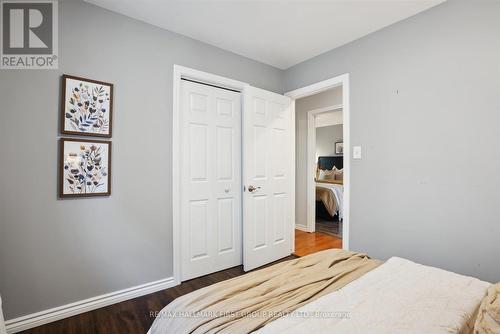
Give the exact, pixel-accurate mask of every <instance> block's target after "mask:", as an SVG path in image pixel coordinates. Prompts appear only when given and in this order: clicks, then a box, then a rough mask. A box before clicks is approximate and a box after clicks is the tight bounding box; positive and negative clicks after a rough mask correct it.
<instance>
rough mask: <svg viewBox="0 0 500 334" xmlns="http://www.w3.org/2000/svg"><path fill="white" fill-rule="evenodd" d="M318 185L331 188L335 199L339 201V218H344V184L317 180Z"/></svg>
mask: <svg viewBox="0 0 500 334" xmlns="http://www.w3.org/2000/svg"><path fill="white" fill-rule="evenodd" d="M316 187H320V188H325V189H328V190H330V191H331V192H332V193H333V195H334V197H335V200H336V201H337V206H338V208H339V219H343V218H344V210H343V208H344V186H343V185H341V184H335V183H322V182H316Z"/></svg>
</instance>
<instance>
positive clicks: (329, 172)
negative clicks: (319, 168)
mask: <svg viewBox="0 0 500 334" xmlns="http://www.w3.org/2000/svg"><path fill="white" fill-rule="evenodd" d="M337 171H338V170H337V167H335V166H333V168H332V169H326V170H325V171H324V178H323V180H335V173H337ZM320 180H321V179H320Z"/></svg>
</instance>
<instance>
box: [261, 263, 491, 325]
mask: <svg viewBox="0 0 500 334" xmlns="http://www.w3.org/2000/svg"><path fill="white" fill-rule="evenodd" d="M490 285H491V284H490V283H487V282H483V281H480V280H478V279H475V278H472V277H467V276H462V275H458V274H455V273H452V272H449V271H445V270H442V269H437V268H433V267H428V266H424V265H420V264H416V263H414V262H411V261H408V260H405V259H401V258H397V257H393V258H391V259H389V260H388V261H387V262H385V263H384V264H382V265H381V266H379V267H378V268H376V269H374V270H372V271H370V272H369V273H367V274H366V275H364V276H362V277H361V278H359V279H357V280H356V281H354V282H352V283H350V284H348V285H346V286H345V287H343V288H342V289H340V290H338V291H335V292H332V293H330V294H328V295H326V296H323V297H321V298H319V299H317V300H315V301H313V302H311V303H309V304H307V305H305V306H303V307H301V308H299V309H298V310H297V311H300V312H301V313H304V314H315V313H317V312H322V313H323V314H327V316H328V315H330V314H333V315H337V314H346V315H348V316H347V317H338V316H337V317H323V318H312V317H310V318H296V317H295V318H294V317H283V318H280V319H278V320H276V321H274V322H272V323H270V324H268V325H266V326H265V327H264V328H262V329H261V330H259V331H257V332H256V333H259V334H271V333H272V334H276V333H292V334H293V333H297V334H299V333H314V334H318V333H319V334H321V333H336V334H337V333H381V334H382V333H384V334H386V333H405V334H406V333H418V334H420V333H425V334H433V333H472V328H473V326H474V321H475V313H476V312H477V310H478V308H479V305H480V303H481V300H482V298H483V297H484V295H485V293H486V291H487V289H488V287H489V286H490Z"/></svg>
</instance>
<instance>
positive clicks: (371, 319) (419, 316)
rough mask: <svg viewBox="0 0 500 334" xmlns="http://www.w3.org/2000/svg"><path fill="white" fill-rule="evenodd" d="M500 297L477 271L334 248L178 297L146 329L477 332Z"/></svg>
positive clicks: (159, 332)
mask: <svg viewBox="0 0 500 334" xmlns="http://www.w3.org/2000/svg"><path fill="white" fill-rule="evenodd" d="M487 293H488V296H487V297H486V298H485V296H486V295H487ZM497 297H498V287H496V286H492V285H491V284H490V283H488V282H484V281H481V280H478V279H476V278H472V277H468V276H463V275H459V274H455V273H452V272H449V271H445V270H442V269H438V268H434V267H429V266H424V265H421V264H417V263H414V262H412V261H409V260H406V259H402V258H398V257H393V258H391V259H389V260H388V261H386V262H384V263H383V262H381V261H378V260H374V259H371V258H370V257H369V256H367V255H366V254H361V253H355V252H349V251H345V250H340V249H330V250H326V251H323V252H319V253H315V254H311V255H309V256H305V257H302V258H298V259H295V260H290V261H286V262H281V263H278V264H275V265H273V266H271V267H267V268H264V269H261V270H257V271H253V272H250V273H247V274H245V275H243V276H240V277H236V278H233V279H230V280H227V281H223V282H220V283H217V284H214V285H212V286H209V287H206V288H203V289H200V290H197V291H194V292H192V293H189V294H187V295H184V296H181V297H179V298H177V299H176V300H174V301H173V302H172V303H170V304H169V305H167V306H166V307H165V308H164V309H163V310H162V311H161V312H160V313H159V315H158V317H157V318H156V320H155V322H154V323H153V325H152V327H151V329H150V330H149V332H148V333H149V334H166V333H231V334H238V333H252V332H255V333H260V334H276V333H297V334H299V333H306V332H307V333H309V332H312V333H332V332H335V333H426V334H431V333H472V332H473V328H474V325H475V323H476V322H480V323H481V324H482V325H484V326H486V327H490V328H497V329H498V328H499V327H494V326H496V325H497V324H496V323H495V319H496V321H498V318H495V317H496V316H498V314H500V305H499V304H500V297H498V298H497ZM482 301H483V303H482V304H481V302H482ZM480 305H481V310H480ZM483 306H484V307H483ZM478 310H479V311H478ZM495 312H496V313H495ZM478 313H479V316H478ZM478 319H479V320H478ZM491 319H493V321H492V320H491ZM482 325H481V326H482ZM476 326H478V325H477V324H476ZM478 333H488V332H487V331H483V332H481V331H478ZM490 333H495V331H490Z"/></svg>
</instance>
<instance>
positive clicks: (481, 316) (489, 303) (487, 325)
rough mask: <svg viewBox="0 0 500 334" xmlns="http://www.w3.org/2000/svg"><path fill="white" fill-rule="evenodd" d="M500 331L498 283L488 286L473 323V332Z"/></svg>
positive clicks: (479, 333) (485, 333)
mask: <svg viewBox="0 0 500 334" xmlns="http://www.w3.org/2000/svg"><path fill="white" fill-rule="evenodd" d="M493 333H500V283H497V284H495V285H492V286H490V288H489V289H488V291H487V292H486V296H485V297H484V298H483V301H482V302H481V305H480V306H479V311H478V314H477V318H476V323H475V324H474V334H493Z"/></svg>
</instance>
